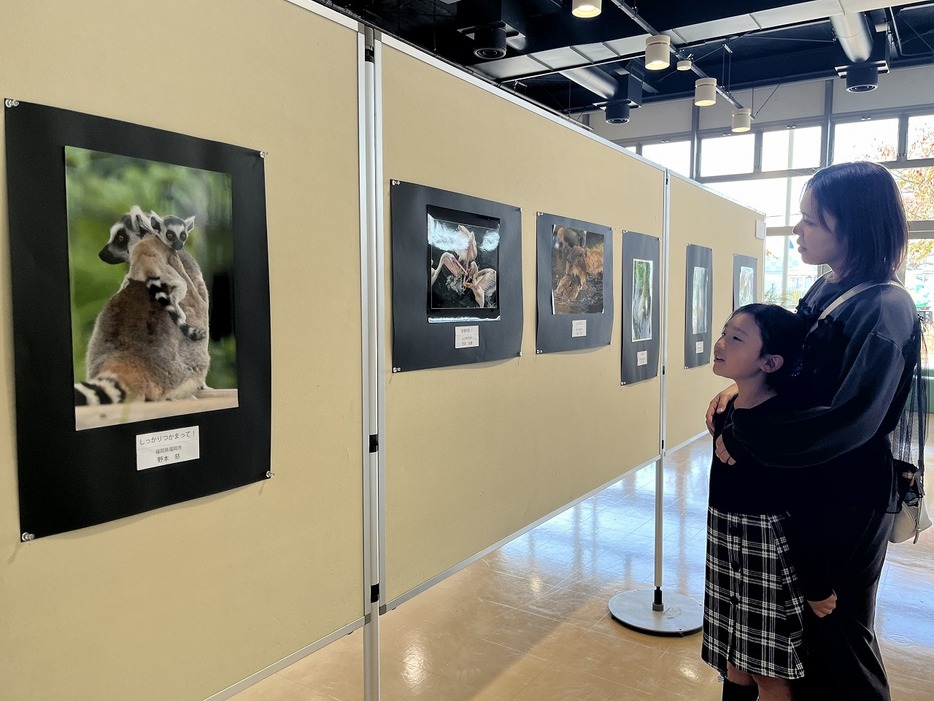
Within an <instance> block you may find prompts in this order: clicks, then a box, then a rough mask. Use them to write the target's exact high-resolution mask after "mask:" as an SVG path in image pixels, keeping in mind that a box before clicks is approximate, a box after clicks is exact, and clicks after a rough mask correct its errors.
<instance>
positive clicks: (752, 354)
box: [713, 314, 763, 380]
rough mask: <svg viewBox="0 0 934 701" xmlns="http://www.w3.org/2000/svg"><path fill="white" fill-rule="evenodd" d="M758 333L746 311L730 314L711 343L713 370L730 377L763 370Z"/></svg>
mask: <svg viewBox="0 0 934 701" xmlns="http://www.w3.org/2000/svg"><path fill="white" fill-rule="evenodd" d="M761 356H762V334H761V333H759V326H758V325H757V324H756V322H755V320H754V319H753V318H752V316H751V315H750V314H734V315H733V316H732V317H730V319H729V321H727V322H726V325H725V326H724V327H723V332H722V333H721V334H720V338H719V339H717V342H716V343H715V344H714V346H713V371H714V373H715V374H717V375H720V376H721V377H727V378H729V379H731V380H744V379H748V378H750V377H754V376H755V375H758V374H760V373H762V372H763V368H762V361H763V358H762V357H761Z"/></svg>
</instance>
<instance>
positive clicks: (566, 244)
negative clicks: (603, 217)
mask: <svg viewBox="0 0 934 701" xmlns="http://www.w3.org/2000/svg"><path fill="white" fill-rule="evenodd" d="M536 229H537V231H536V239H537V243H538V246H537V249H536V252H537V256H536V262H537V266H536V268H537V277H538V281H537V284H536V301H537V307H538V333H537V338H536V352H538V353H553V352H556V351H568V350H579V349H582V348H596V347H599V346H606V345H609V343H610V336H611V334H612V331H613V264H612V262H613V230H612V229H611V228H610V227H608V226H601V225H599V224H591V223H589V222H584V221H579V220H576V219H568V218H567V217H559V216H556V215H554V214H543V213H541V212H539V214H538V220H537V224H536ZM604 271H606V274H604Z"/></svg>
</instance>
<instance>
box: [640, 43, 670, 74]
mask: <svg viewBox="0 0 934 701" xmlns="http://www.w3.org/2000/svg"><path fill="white" fill-rule="evenodd" d="M670 49H671V37H669V36H667V35H665V34H659V35H657V36H653V37H648V38H647V39H646V40H645V67H646V68H648V69H649V70H650V71H661V70H664V69H665V68H668V66H669V65H670V64H671V51H670Z"/></svg>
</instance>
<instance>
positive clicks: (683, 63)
mask: <svg viewBox="0 0 934 701" xmlns="http://www.w3.org/2000/svg"><path fill="white" fill-rule="evenodd" d="M693 67H694V61H692V60H691V59H689V58H683V59H681V60H680V61H678V65H677V68H678V70H679V71H689V70H691V69H692V68H693Z"/></svg>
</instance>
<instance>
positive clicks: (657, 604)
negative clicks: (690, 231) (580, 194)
mask: <svg viewBox="0 0 934 701" xmlns="http://www.w3.org/2000/svg"><path fill="white" fill-rule="evenodd" d="M670 218H671V173H670V172H669V171H668V170H665V191H664V193H663V194H662V276H663V277H662V283H663V286H662V299H663V300H664V304H663V305H662V328H661V337H660V341H659V343H660V344H661V356H662V374H661V378H659V379H660V382H659V394H660V396H659V402H658V406H659V410H658V425H659V437H660V446H659V447H660V450H659V456H658V462H657V463H656V465H655V596H654V598H653V600H652V610H653V611H664V609H665V607H664V603H663V602H662V562H663V558H664V554H665V546H664V543H665V532H664V521H665V518H664V517H665V453H666V449H667V448H666V446H667V431H668V426H667V417H668V320H669V308H670V306H671V296H670V292H671V268H670V267H669V266H670V265H671V257H670V252H671V247H670V242H671V236H670V232H669V230H668V227H669V221H670Z"/></svg>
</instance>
